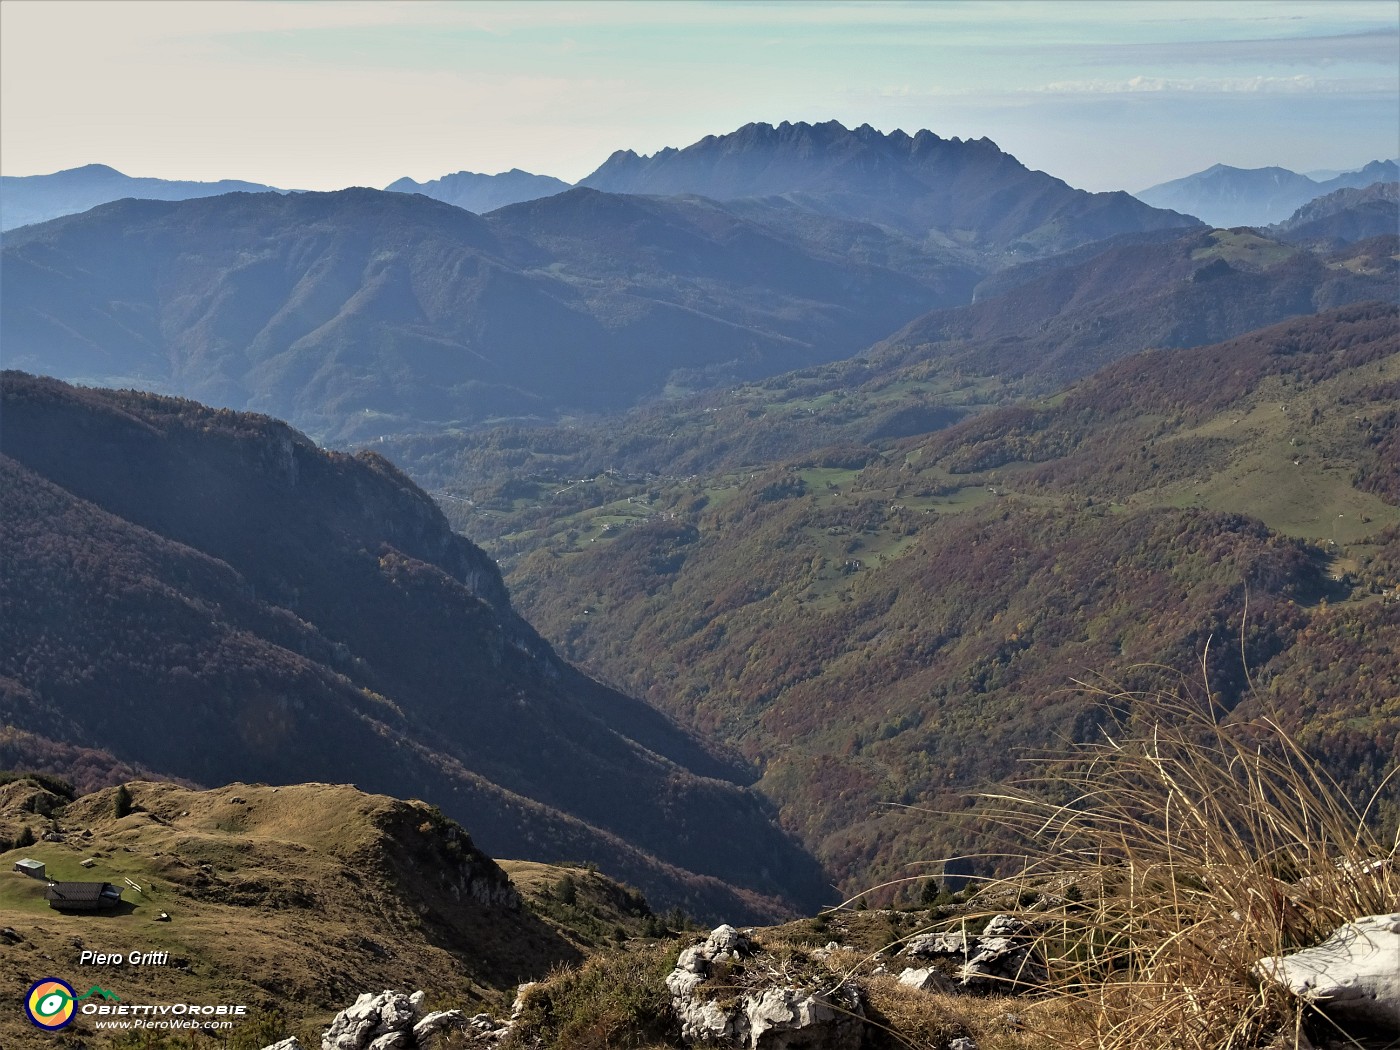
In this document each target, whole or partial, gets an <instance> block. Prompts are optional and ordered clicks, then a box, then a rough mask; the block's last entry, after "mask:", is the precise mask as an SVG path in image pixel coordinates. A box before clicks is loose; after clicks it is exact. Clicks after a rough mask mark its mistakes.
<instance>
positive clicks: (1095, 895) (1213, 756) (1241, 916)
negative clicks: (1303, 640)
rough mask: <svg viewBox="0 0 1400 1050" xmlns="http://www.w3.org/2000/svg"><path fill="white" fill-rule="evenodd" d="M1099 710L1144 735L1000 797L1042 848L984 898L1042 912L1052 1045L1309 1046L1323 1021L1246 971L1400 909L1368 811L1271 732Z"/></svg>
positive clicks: (1206, 715) (1116, 702)
mask: <svg viewBox="0 0 1400 1050" xmlns="http://www.w3.org/2000/svg"><path fill="white" fill-rule="evenodd" d="M1104 699H1105V701H1106V702H1107V703H1109V704H1110V705H1111V706H1112V707H1113V708H1115V709H1118V710H1123V709H1125V708H1131V709H1132V710H1133V711H1134V712H1135V716H1134V717H1135V721H1136V722H1137V724H1139V725H1143V726H1146V728H1145V729H1143V730H1142V731H1140V732H1137V733H1135V734H1131V735H1126V736H1122V737H1117V736H1114V735H1111V734H1110V733H1107V732H1106V733H1104V735H1103V737H1102V739H1100V740H1099V741H1097V742H1094V743H1089V744H1084V745H1078V746H1076V747H1075V748H1074V749H1073V751H1072V753H1071V754H1070V755H1069V756H1067V759H1068V760H1065V759H1063V758H1062V759H1059V760H1056V761H1053V762H1046V763H1044V764H1042V765H1041V766H1040V767H1039V770H1038V772H1037V774H1036V775H1035V776H1033V777H1032V778H1031V779H1030V780H1029V781H1027V782H1025V783H1023V784H1022V785H1019V786H1018V788H1017V789H1015V790H1011V791H1008V792H1005V793H999V794H996V795H992V796H989V801H990V803H991V805H992V806H993V808H994V809H995V810H996V812H997V816H998V817H999V818H1000V819H1001V820H1003V821H1004V822H1005V823H1006V824H1007V825H1008V826H1009V827H1010V828H1012V829H1014V830H1015V831H1017V832H1019V833H1020V834H1021V835H1023V836H1024V837H1025V838H1027V839H1028V840H1030V842H1031V843H1032V847H1031V849H1032V853H1031V857H1032V859H1031V862H1030V863H1029V864H1028V866H1027V867H1026V869H1025V871H1024V872H1022V873H1021V874H1020V875H1018V876H1016V877H1014V878H1012V879H1008V880H1005V881H1003V882H1001V883H998V884H996V885H995V886H993V887H990V888H989V889H988V891H985V892H986V893H987V894H988V895H989V896H988V898H987V899H1002V900H1005V899H1008V898H1010V899H1018V900H1028V899H1030V897H1034V896H1038V897H1039V899H1040V902H1041V903H1040V905H1039V906H1038V907H1037V909H1036V911H1035V912H1034V916H1033V917H1034V918H1035V919H1036V921H1037V922H1039V923H1040V924H1041V926H1040V929H1041V931H1042V932H1041V934H1040V937H1041V946H1042V948H1043V950H1044V951H1045V953H1046V956H1047V958H1048V962H1049V965H1050V980H1049V987H1050V990H1051V991H1053V992H1054V993H1055V994H1056V995H1058V996H1060V997H1061V998H1062V999H1063V1000H1064V1001H1066V1002H1067V1003H1068V1004H1069V1005H1070V1008H1071V1009H1070V1011H1069V1013H1070V1016H1069V1017H1068V1018H1067V1019H1066V1022H1065V1023H1064V1024H1063V1026H1058V1025H1057V1026H1056V1027H1057V1028H1058V1029H1059V1030H1058V1031H1057V1032H1055V1033H1054V1042H1055V1044H1056V1045H1058V1046H1066V1047H1094V1048H1099V1050H1154V1048H1161V1050H1166V1048H1169V1047H1170V1048H1171V1050H1244V1048H1253V1047H1257V1046H1260V1045H1261V1044H1263V1043H1266V1042H1269V1041H1270V1040H1272V1041H1274V1042H1273V1043H1272V1045H1274V1046H1280V1047H1293V1046H1295V1045H1300V1034H1301V1033H1302V1031H1303V1029H1304V1027H1305V1025H1313V1026H1314V1027H1316V1026H1317V1025H1319V1024H1321V1023H1322V1022H1321V1021H1320V1019H1319V1018H1317V1017H1316V1016H1313V1017H1304V1016H1303V1015H1302V1014H1301V1013H1300V1007H1299V1005H1298V1004H1297V1003H1296V1002H1295V1001H1294V1000H1293V999H1292V998H1291V997H1290V996H1288V995H1287V994H1286V993H1285V992H1283V991H1282V990H1281V989H1279V988H1277V987H1275V986H1274V985H1273V984H1271V983H1262V984H1261V983H1260V982H1259V981H1258V980H1257V979H1256V978H1255V977H1254V975H1253V969H1254V966H1255V964H1256V962H1257V961H1258V960H1260V959H1261V958H1264V957H1267V956H1273V955H1279V954H1283V953H1287V952H1291V951H1294V950H1297V949H1298V948H1301V947H1304V946H1308V945H1312V944H1316V943H1318V942H1319V941H1321V940H1322V939H1324V938H1325V937H1326V936H1327V935H1328V934H1329V933H1330V932H1331V931H1332V930H1333V929H1334V928H1336V927H1337V926H1339V925H1341V924H1342V923H1345V922H1347V921H1349V920H1351V919H1354V918H1356V917H1357V916H1360V915H1367V914H1373V913H1377V912H1388V911H1395V910H1397V908H1400V863H1397V860H1400V858H1397V843H1395V842H1384V841H1381V839H1380V838H1379V836H1378V835H1377V833H1376V832H1375V830H1374V823H1373V821H1372V816H1373V814H1372V812H1371V811H1372V808H1373V803H1374V801H1375V800H1374V799H1372V800H1369V801H1366V802H1358V801H1354V800H1352V799H1350V798H1348V797H1347V795H1346V793H1345V792H1344V791H1343V790H1342V789H1341V788H1339V786H1338V785H1337V784H1336V782H1335V781H1333V780H1332V779H1331V778H1330V777H1329V776H1327V774H1325V773H1324V772H1322V771H1321V770H1320V769H1319V767H1318V766H1317V764H1316V763H1315V762H1314V761H1313V760H1312V759H1311V758H1310V756H1308V755H1307V754H1306V753H1305V752H1304V751H1303V749H1302V748H1301V747H1300V746H1299V745H1298V743H1297V742H1296V741H1295V740H1294V739H1293V738H1292V737H1291V736H1290V735H1289V734H1288V733H1287V732H1285V731H1284V730H1283V729H1282V728H1281V727H1280V726H1279V725H1278V724H1277V723H1275V722H1274V721H1271V720H1268V719H1263V720H1258V721H1249V722H1247V721H1241V720H1232V719H1231V718H1229V717H1228V716H1225V715H1223V714H1221V713H1219V712H1217V711H1216V710H1214V709H1213V708H1212V706H1211V704H1210V702H1209V701H1205V702H1201V703H1195V702H1192V701H1191V700H1189V699H1183V698H1182V695H1180V694H1172V695H1154V696H1147V697H1144V696H1140V695H1135V696H1124V695H1121V694H1119V695H1111V694H1109V693H1107V692H1105V694H1104ZM1028 895H1030V896H1028ZM1301 1045H1307V1044H1306V1043H1301Z"/></svg>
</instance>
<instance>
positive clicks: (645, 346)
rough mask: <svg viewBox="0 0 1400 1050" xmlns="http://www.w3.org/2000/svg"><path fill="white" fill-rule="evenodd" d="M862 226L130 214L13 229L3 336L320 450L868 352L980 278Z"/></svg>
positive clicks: (352, 212) (685, 208)
mask: <svg viewBox="0 0 1400 1050" xmlns="http://www.w3.org/2000/svg"><path fill="white" fill-rule="evenodd" d="M852 225H853V224H851V223H849V222H846V221H845V220H837V219H822V218H820V217H818V218H817V219H816V220H815V221H814V222H808V223H806V224H805V225H804V226H802V227H798V228H787V227H785V226H783V225H782V224H781V223H777V222H772V221H756V220H755V219H752V218H745V217H744V216H742V215H740V214H737V213H735V212H731V211H728V210H726V209H725V208H724V207H723V206H721V205H719V204H716V203H714V202H712V201H705V200H700V199H698V198H697V199H687V200H665V199H657V198H639V197H626V196H618V195H615V194H606V193H600V192H598V191H597V190H590V189H575V190H571V191H569V192H567V193H562V194H558V195H556V196H553V197H548V198H544V199H542V200H536V201H531V202H528V203H523V204H516V205H513V206H511V207H509V208H504V209H500V210H498V211H496V212H493V213H492V214H491V215H490V216H488V217H485V218H483V217H480V216H477V215H473V214H470V213H468V212H466V211H463V210H462V209H459V208H454V207H451V206H449V205H446V204H443V203H441V202H438V201H435V200H430V199H428V198H426V197H423V196H419V195H411V194H402V193H385V192H382V191H376V190H344V191H339V192H336V193H305V194H294V195H288V196H279V195H276V194H232V195H226V196H223V197H218V198H211V199H206V200H196V201H185V202H178V203H163V202H155V201H124V202H119V203H116V204H110V205H106V206H103V207H101V208H98V209H95V210H93V211H92V212H89V213H87V214H85V215H81V216H68V217H66V218H63V219H59V220H55V221H54V222H52V223H47V224H43V225H40V226H35V227H29V228H26V229H25V230H23V231H19V232H17V233H15V234H13V235H11V236H10V237H9V238H7V240H6V244H5V247H4V251H3V255H2V256H0V267H2V268H3V280H4V283H5V289H6V309H5V311H4V314H3V316H0V336H3V340H4V344H5V349H6V359H7V362H8V363H9V364H11V365H12V366H15V367H20V368H25V369H29V370H32V371H35V372H44V373H47V374H52V375H57V376H59V377H61V378H68V379H72V380H75V381H83V382H96V383H101V384H104V385H113V386H121V385H138V386H142V387H146V388H148V389H156V390H160V391H164V392H171V393H179V394H181V395H184V396H191V397H197V398H200V399H202V400H204V401H207V402H211V403H214V404H219V405H225V406H229V407H234V408H240V409H252V410H257V411H265V412H269V413H272V414H275V415H278V416H280V417H284V418H287V419H290V420H291V421H293V422H294V423H295V424H297V425H298V426H301V427H303V428H305V429H307V430H308V431H310V432H311V433H313V434H314V435H316V436H317V437H318V438H321V439H336V438H339V439H342V440H344V439H349V438H353V437H373V436H377V435H380V434H384V433H392V432H394V431H398V430H403V429H408V430H433V429H443V428H450V427H455V426H470V425H473V424H475V423H478V422H480V421H482V420H485V419H490V418H501V417H511V416H533V417H538V418H545V419H549V418H553V417H555V416H557V415H560V414H569V413H578V412H599V411H606V410H611V409H617V408H625V407H628V406H629V405H632V404H635V403H636V402H637V401H639V400H642V399H644V398H649V397H655V396H657V395H660V394H661V393H662V392H663V391H665V390H666V389H667V387H668V386H670V385H677V386H680V387H682V388H685V387H689V386H710V385H715V384H717V383H720V382H723V381H729V380H732V379H734V378H751V377H755V376H762V375H770V374H772V373H774V372H780V371H786V370H789V369H791V368H795V367H798V366H800V365H802V364H807V363H811V362H814V361H824V360H831V359H834V358H839V357H844V356H849V355H850V354H852V353H855V352H856V351H857V350H860V349H861V348H862V347H864V346H866V345H868V344H870V343H871V342H874V341H875V340H876V339H879V338H880V337H881V336H883V335H886V334H888V333H889V332H890V331H893V330H894V329H896V328H898V327H899V326H900V325H902V324H904V323H905V322H907V321H908V320H909V319H911V318H912V317H915V316H917V315H918V314H920V313H922V312H923V311H925V310H927V309H929V308H930V307H931V306H936V305H940V304H941V305H952V304H954V303H958V302H965V301H966V300H967V298H968V297H969V296H970V293H971V288H972V285H973V284H974V283H975V282H976V280H977V279H978V278H979V277H980V276H981V273H980V272H979V271H978V270H976V269H974V268H972V267H971V266H970V265H969V264H968V263H967V262H965V261H963V260H961V259H960V258H958V257H957V256H956V254H955V253H954V254H950V253H948V252H946V251H942V250H924V249H921V248H919V247H918V246H915V245H911V244H910V243H909V242H908V241H907V239H905V238H902V237H900V236H899V235H897V234H892V233H885V232H883V231H880V230H877V229H873V228H863V232H862V233H861V234H860V236H855V235H854V234H852V233H851V230H850V228H851V227H852ZM882 260H886V261H888V262H889V264H888V265H886V264H885V261H882ZM895 267H898V269H896V268H895Z"/></svg>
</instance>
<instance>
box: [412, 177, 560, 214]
mask: <svg viewBox="0 0 1400 1050" xmlns="http://www.w3.org/2000/svg"><path fill="white" fill-rule="evenodd" d="M384 188H385V190H387V191H389V192H391V193H421V194H423V195H424V196H425V197H432V198H433V199H434V200H440V201H443V202H444V203H446V204H452V205H455V206H456V207H458V208H465V209H466V210H467V211H472V212H476V213H477V214H478V215H484V214H485V213H486V212H488V211H495V210H496V209H497V208H504V207H505V206H506V205H508V204H519V203H521V202H522V201H532V200H537V199H538V198H540V197H552V196H553V195H554V194H556V193H563V192H564V191H565V190H567V189H568V188H569V184H568V183H567V182H565V181H563V180H562V179H556V178H554V177H553V176H551V175H533V174H531V173H530V172H528V171H521V170H520V169H519V168H511V169H510V171H503V172H500V173H499V174H496V175H481V174H478V173H476V172H474V171H459V172H457V173H456V174H453V175H444V176H443V177H442V178H440V179H430V180H429V181H428V182H414V181H413V180H412V179H409V178H403V179H399V180H398V181H396V182H391V183H390V184H389V185H388V186H385V187H384Z"/></svg>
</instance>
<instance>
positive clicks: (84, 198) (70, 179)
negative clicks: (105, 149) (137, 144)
mask: <svg viewBox="0 0 1400 1050" xmlns="http://www.w3.org/2000/svg"><path fill="white" fill-rule="evenodd" d="M269 191H270V192H274V193H286V192H288V191H287V190H280V189H278V188H277V187H275V186H264V185H262V184H261V183H257V182H242V181H239V180H237V179H221V180H219V181H218V182H188V181H180V180H172V179H150V178H134V177H132V176H130V175H123V174H122V173H121V172H119V171H117V170H116V169H115V168H110V167H108V166H107V165H105V164H87V165H84V166H83V167H81V168H69V169H67V170H66V171H56V172H54V173H53V174H52V175H5V176H0V230H12V229H15V228H16V227H19V226H29V225H31V224H33V223H36V222H47V221H48V220H49V219H56V218H58V217H60V216H63V215H74V214H77V213H79V212H85V211H87V210H88V209H89V208H95V207H97V206H98V205H99V204H106V203H108V202H110V201H116V200H123V199H125V198H127V197H136V198H139V199H142V200H158V201H179V200H189V199H191V198H194V197H216V196H218V195H219V194H223V193H266V192H269Z"/></svg>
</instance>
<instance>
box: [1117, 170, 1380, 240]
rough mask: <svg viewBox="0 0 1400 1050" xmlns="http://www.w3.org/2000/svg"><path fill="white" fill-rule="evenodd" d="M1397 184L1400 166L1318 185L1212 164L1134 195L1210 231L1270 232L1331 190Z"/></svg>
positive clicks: (1284, 174) (1279, 173)
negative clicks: (1207, 226) (1260, 228)
mask: <svg viewBox="0 0 1400 1050" xmlns="http://www.w3.org/2000/svg"><path fill="white" fill-rule="evenodd" d="M1397 178H1400V165H1397V164H1396V162H1395V161H1393V160H1375V161H1371V163H1369V164H1367V165H1366V166H1365V167H1363V168H1359V169H1357V170H1356V171H1350V172H1344V173H1342V174H1340V175H1337V176H1335V177H1333V178H1330V179H1326V180H1324V181H1321V182H1318V181H1315V180H1313V179H1310V178H1308V176H1306V175H1299V174H1298V173H1297V172H1295V171H1289V170H1288V169H1287V168H1233V167H1230V166H1229V165H1228V164H1215V165H1212V166H1211V167H1209V168H1207V169H1206V170H1205V171H1198V172H1196V173H1195V174H1194V175H1187V176H1185V177H1184V178H1180V179H1173V180H1172V181H1170V182H1163V183H1160V184H1159V185H1156V186H1150V187H1148V188H1147V189H1145V190H1142V191H1140V192H1138V193H1135V194H1134V196H1135V197H1137V198H1138V199H1139V200H1141V201H1145V202H1147V203H1148V204H1151V205H1153V206H1154V207H1157V208H1172V209H1174V210H1176V211H1180V212H1184V213H1186V214H1188V215H1194V216H1196V217H1197V218H1200V219H1203V220H1205V221H1206V222H1207V223H1209V224H1210V225H1212V226H1216V227H1221V228H1227V229H1228V228H1233V227H1236V226H1268V225H1271V224H1273V223H1280V222H1283V221H1284V220H1285V219H1287V218H1288V217H1289V216H1290V215H1292V214H1293V213H1294V212H1295V211H1297V210H1298V209H1299V208H1301V207H1302V206H1303V205H1305V204H1307V203H1308V202H1309V201H1311V200H1315V199H1316V198H1318V197H1322V196H1325V195H1326V194H1329V193H1332V192H1333V191H1335V190H1339V189H1347V188H1361V187H1363V186H1369V185H1371V184H1372V183H1374V182H1393V181H1395V180H1396V179H1397Z"/></svg>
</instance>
